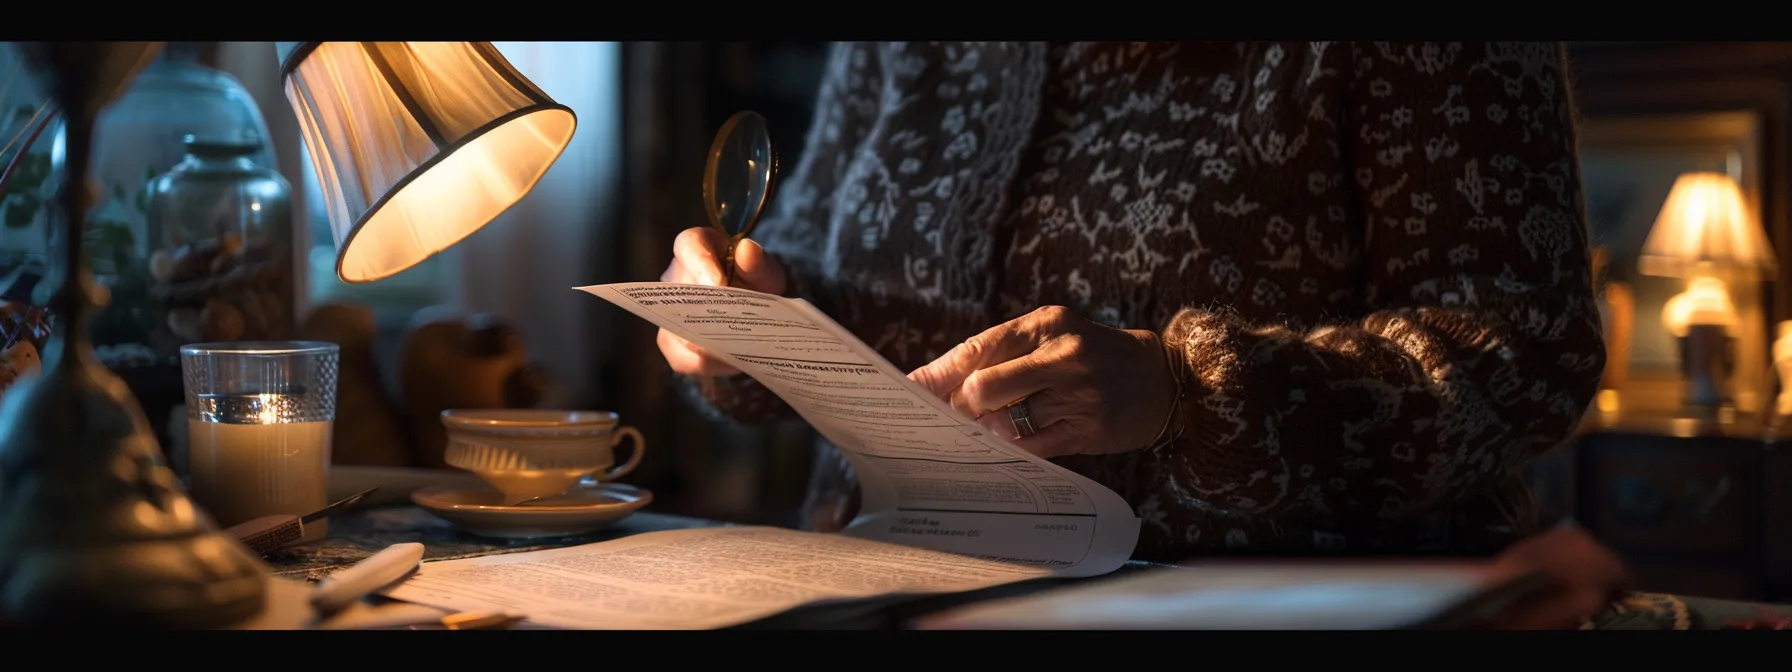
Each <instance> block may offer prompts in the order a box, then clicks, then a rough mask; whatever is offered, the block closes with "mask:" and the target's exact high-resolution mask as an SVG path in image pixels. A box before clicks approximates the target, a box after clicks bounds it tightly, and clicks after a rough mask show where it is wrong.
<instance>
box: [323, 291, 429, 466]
mask: <svg viewBox="0 0 1792 672" xmlns="http://www.w3.org/2000/svg"><path fill="white" fill-rule="evenodd" d="M298 333H299V338H301V339H303V340H308V341H325V342H329V343H335V344H336V345H337V346H338V347H340V348H341V349H342V351H341V361H340V364H339V365H338V366H339V369H338V372H337V382H336V422H335V426H334V429H333V431H332V435H331V438H330V441H331V446H330V453H331V461H332V462H333V463H335V464H356V465H369V466H383V467H404V466H410V465H411V462H412V456H413V455H414V454H415V450H414V449H413V447H412V441H411V437H410V436H409V435H408V434H407V431H406V427H405V423H404V416H403V415H402V414H400V413H399V411H398V405H397V404H396V403H394V401H393V399H392V395H390V394H388V393H387V390H386V385H385V383H384V382H383V381H382V379H381V376H380V368H379V363H378V361H377V360H376V359H375V357H374V343H375V340H376V339H377V338H378V336H379V328H378V325H377V324H376V323H375V322H374V317H373V311H372V310H369V309H368V308H366V307H365V306H359V305H353V304H343V303H333V304H324V305H321V306H318V307H317V308H315V309H313V310H312V311H311V314H310V315H308V316H306V318H305V321H304V323H303V324H301V325H300V326H299V332H298Z"/></svg>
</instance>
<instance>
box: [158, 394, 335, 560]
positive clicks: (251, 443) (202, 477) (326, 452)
mask: <svg viewBox="0 0 1792 672" xmlns="http://www.w3.org/2000/svg"><path fill="white" fill-rule="evenodd" d="M332 424H334V423H332V422H329V421H322V422H288V423H276V424H265V425H243V424H228V423H220V422H203V421H200V420H192V419H189V420H188V421H187V432H188V437H189V439H188V441H189V444H188V445H189V446H190V447H189V448H188V451H189V452H188V460H189V465H190V466H189V469H190V470H191V473H192V479H193V481H192V483H193V487H192V492H191V494H192V497H193V499H194V500H195V501H197V502H198V503H199V505H200V506H202V507H205V509H206V510H207V511H209V512H211V514H212V516H213V518H215V519H216V520H217V522H218V524H219V525H222V526H225V527H228V526H231V525H235V524H237V523H241V522H244V521H248V520H253V519H255V518H260V517H262V516H271V515H276V514H291V515H300V516H302V515H305V514H307V513H311V512H312V511H316V510H318V509H321V508H324V507H325V506H327V505H328V504H329V501H328V500H329V491H330V431H331V425H332ZM327 525H328V521H322V520H320V521H318V522H316V523H311V524H308V525H306V526H305V536H304V538H303V539H302V541H315V540H317V539H322V538H323V537H324V534H325V533H326V532H327V531H328V527H327Z"/></svg>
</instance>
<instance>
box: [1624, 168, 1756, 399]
mask: <svg viewBox="0 0 1792 672" xmlns="http://www.w3.org/2000/svg"><path fill="white" fill-rule="evenodd" d="M1637 267H1638V270H1640V271H1642V272H1643V273H1645V274H1648V275H1657V276H1667V277H1678V278H1685V279H1686V281H1687V286H1686V291H1684V292H1682V293H1680V294H1678V295H1675V296H1674V297H1673V298H1670V299H1669V300H1668V301H1667V304H1666V305H1665V306H1664V307H1663V308H1662V313H1661V319H1662V324H1663V326H1665V327H1667V329H1668V332H1669V333H1671V334H1673V335H1674V336H1675V337H1676V338H1678V339H1680V360H1681V368H1682V369H1683V370H1684V372H1685V375H1686V402H1685V403H1686V405H1687V406H1688V407H1691V408H1693V409H1695V410H1699V411H1712V410H1716V409H1719V408H1721V407H1723V406H1724V405H1726V404H1727V403H1728V402H1729V378H1730V372H1731V369H1732V365H1731V362H1732V361H1733V359H1732V357H1731V355H1732V350H1731V348H1732V343H1733V338H1732V334H1733V333H1734V331H1735V330H1736V328H1737V327H1738V323H1739V318H1738V315H1737V311H1736V306H1735V304H1734V303H1733V302H1732V300H1731V296H1730V283H1731V282H1732V281H1740V280H1746V281H1759V280H1760V279H1762V278H1764V277H1765V278H1771V277H1772V274H1773V273H1774V271H1775V268H1776V266H1775V262H1774V258H1773V248H1772V247H1770V246H1769V245H1768V244H1767V237H1766V234H1765V232H1763V231H1762V230H1761V226H1760V224H1759V223H1757V222H1756V220H1755V217H1754V214H1753V213H1752V212H1751V211H1750V210H1749V207H1748V203H1747V202H1746V201H1745V200H1744V198H1743V195H1742V189H1741V188H1740V187H1739V186H1738V185H1737V184H1736V180H1735V179H1733V178H1731V177H1730V176H1728V175H1725V174H1722V173H1708V172H1697V173H1686V174H1684V175H1681V176H1680V178H1679V179H1677V180H1675V182H1674V188H1673V190H1672V191H1671V192H1669V193H1668V199H1667V202H1666V203H1664V204H1663V205H1662V208H1661V214H1660V216H1658V217H1657V218H1656V220H1655V226H1654V228H1652V229H1650V231H1649V237H1648V239H1647V240H1645V241H1644V242H1643V251H1642V255H1641V256H1640V257H1639V259H1638V263H1637Z"/></svg>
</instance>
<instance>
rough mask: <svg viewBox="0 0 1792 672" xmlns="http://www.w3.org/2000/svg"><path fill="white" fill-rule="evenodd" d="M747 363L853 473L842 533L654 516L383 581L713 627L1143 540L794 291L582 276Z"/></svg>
mask: <svg viewBox="0 0 1792 672" xmlns="http://www.w3.org/2000/svg"><path fill="white" fill-rule="evenodd" d="M578 289H581V290H583V291H586V292H590V293H591V294H594V295H596V296H598V297H600V298H603V299H605V300H608V301H610V302H612V303H615V304H616V305H618V306H621V307H623V308H625V309H627V310H628V311H629V312H632V313H634V314H636V315H639V316H641V317H642V318H644V319H647V320H648V321H651V322H653V323H654V324H657V325H659V326H660V327H663V328H665V329H667V330H669V331H671V332H672V333H675V334H678V335H679V336H681V337H683V338H684V339H685V340H687V341H690V342H691V343H693V344H696V345H697V346H699V347H702V348H703V349H705V350H707V351H709V352H710V353H712V354H714V355H715V356H717V357H719V358H721V359H723V360H725V361H727V362H728V363H729V364H732V365H733V366H735V367H736V368H739V369H740V370H741V371H743V372H745V373H746V374H748V375H751V376H752V377H753V378H754V379H756V380H758V381H759V382H760V383H761V384H763V385H764V386H765V387H767V388H769V389H770V390H771V391H773V392H774V393H776V394H777V395H778V396H779V397H781V398H783V399H784V401H785V402H787V403H789V404H790V406H791V407H792V408H793V409H795V410H796V412H797V413H798V414H800V415H801V416H802V417H803V419H805V420H807V421H808V422H809V423H810V424H811V425H813V426H814V427H815V429H816V430H817V431H819V432H820V433H821V434H822V435H823V436H825V437H827V439H828V440H829V441H831V442H833V444H834V445H836V446H838V447H839V448H840V449H841V450H842V451H844V452H845V454H846V456H847V458H848V459H849V460H851V462H852V465H853V467H854V469H855V470H856V472H857V474H858V478H859V483H860V488H861V491H862V492H861V498H862V502H861V505H860V512H859V516H858V517H857V518H856V519H855V520H854V521H853V522H852V523H851V524H850V525H849V526H848V527H847V529H846V530H845V531H844V532H843V533H842V534H819V533H811V532H798V531H792V530H780V529H773V528H763V527H726V528H707V529H695V530H680V531H674V532H655V533H650V534H644V535H638V536H635V537H630V538H627V539H621V540H617V541H611V542H603V543H598V544H590V545H587V546H578V547H571V548H563V549H556V550H550V551H536V552H530V553H521V554H515V555H500V556H489V557H482V558H473V559H466V560H452V561H446V562H439V563H428V564H426V565H424V567H423V569H422V571H420V572H419V573H418V575H417V576H416V577H415V578H413V579H411V580H410V581H408V582H406V583H405V584H404V585H402V586H400V587H398V588H397V589H395V590H393V591H390V592H389V593H388V594H389V595H390V596H391V597H395V598H398V599H403V600H407V601H413V602H420V603H424V604H429V605H431V606H438V607H443V608H450V609H492V608H505V609H512V610H521V611H523V612H525V613H527V614H528V615H529V616H530V620H531V621H532V622H534V623H536V624H539V625H547V626H552V627H576V628H714V627H726V626H729V625H735V624H739V623H745V622H748V621H752V620H756V619H759V618H762V617H766V616H771V615H774V614H777V613H780V612H783V611H787V610H789V609H791V608H794V607H797V606H802V605H806V604H811V603H816V602H827V601H836V600H848V599H859V598H867V597H875V596H881V595H888V594H893V593H942V592H956V591H966V590H975V589H980V588H987V587H991V586H996V585H1000V584H1004V583H1011V582H1015V581H1022V580H1027V579H1033V578H1040V577H1046V576H1054V577H1083V576H1095V575H1100V574H1105V573H1108V572H1111V571H1113V570H1115V569H1117V568H1119V567H1120V566H1121V565H1123V564H1124V563H1125V562H1126V560H1127V558H1128V557H1129V556H1130V555H1131V554H1132V550H1133V546H1134V545H1135V544H1136V543H1137V541H1138V534H1139V521H1138V519H1137V518H1136V517H1135V516H1134V515H1133V511H1132V507H1130V506H1129V505H1127V503H1126V502H1125V501H1124V500H1122V499H1121V498H1120V496H1119V495H1116V494H1115V493H1114V492H1113V491H1111V490H1109V489H1107V488H1106V487H1103V486H1101V485H1100V484H1097V483H1095V482H1094V481H1091V480H1089V479H1087V478H1084V477H1083V476H1081V475H1079V474H1076V473H1073V472H1071V471H1068V470H1066V469H1064V468H1062V467H1059V466H1057V465H1055V464H1052V463H1051V462H1049V461H1046V460H1044V459H1041V458H1038V457H1035V456H1033V455H1031V454H1029V453H1027V452H1026V451H1024V450H1022V449H1020V448H1018V447H1016V446H1014V445H1013V444H1012V443H1010V442H1008V441H1007V440H1006V439H1004V438H1002V437H999V436H994V435H991V434H990V433H989V432H987V431H985V430H984V429H983V427H982V426H980V425H978V424H977V423H976V421H974V420H972V419H971V418H968V417H966V416H965V415H964V414H963V413H960V412H958V411H957V410H956V409H953V408H952V407H951V405H949V404H947V403H945V402H944V401H941V400H940V399H938V398H937V397H934V396H933V395H932V394H930V393H928V392H927V391H926V390H925V389H923V388H921V387H920V386H919V385H916V384H915V383H913V382H911V381H910V380H909V379H908V377H907V376H906V375H905V373H904V372H902V371H899V370H897V369H896V368H895V367H894V366H892V365H891V364H890V363H889V362H888V361H886V360H884V358H883V357H881V356H879V355H878V354H877V353H876V352H875V351H873V350H872V349H871V347H870V346H868V345H866V344H865V343H864V342H862V341H860V340H859V339H858V338H856V337H855V336H853V335H852V334H851V332H848V331H847V330H846V329H845V328H843V327H841V326H840V325H839V324H836V323H835V322H834V321H833V320H831V319H828V317H827V316H826V315H823V314H822V313H821V311H819V310H816V309H815V307H814V306H812V305H810V304H809V303H808V302H806V301H802V300H800V299H787V298H783V297H778V296H773V295H769V294H762V293H759V292H753V291H748V290H742V289H733V288H724V287H713V286H702V285H681V284H670V283H659V282H653V283H624V284H613V285H597V286H591V287H580V288H578Z"/></svg>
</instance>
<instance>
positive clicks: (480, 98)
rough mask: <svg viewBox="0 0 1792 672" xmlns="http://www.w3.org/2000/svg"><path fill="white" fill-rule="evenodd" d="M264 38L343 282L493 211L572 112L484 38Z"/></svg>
mask: <svg viewBox="0 0 1792 672" xmlns="http://www.w3.org/2000/svg"><path fill="white" fill-rule="evenodd" d="M276 46H277V48H278V49H279V50H280V64H281V65H280V69H281V73H282V75H283V77H284V79H285V83H286V97H287V100H288V102H290V103H292V108H293V111H294V112H295V113H297V114H298V118H299V128H300V132H301V133H303V134H304V137H305V147H306V148H307V149H308V150H309V151H310V152H311V164H312V165H313V166H315V167H316V169H317V182H318V185H319V186H321V187H322V191H323V195H324V202H325V205H326V206H327V210H328V212H329V216H330V230H331V233H332V234H333V235H334V237H335V242H336V248H337V256H336V275H337V277H340V278H341V279H342V280H343V281H344V282H372V281H374V280H379V279H381V278H385V277H388V276H391V275H393V274H396V273H398V272H400V271H403V270H405V269H408V268H410V267H412V266H415V265H417V263H418V262H421V261H423V260H425V259H428V258H429V257H430V256H431V255H434V254H435V253H437V252H440V251H442V250H445V249H447V248H448V247H450V246H452V245H454V244H455V243H458V242H460V241H461V240H462V239H464V238H466V237H467V236H469V235H471V234H472V233H473V232H474V231H477V230H479V228H480V227H483V226H485V225H486V224H487V223H488V222H490V221H492V219H494V218H496V217H497V216H498V215H500V214H503V212H504V211H505V210H507V209H509V208H510V206H512V205H514V204H515V203H516V202H517V201H518V200H521V199H522V197H523V196H524V195H525V194H527V193H529V190H530V189H532V188H534V187H535V183H536V182H538V181H540V180H541V176H542V175H543V174H545V173H547V171H548V167H549V166H552V165H553V164H554V161H555V160H556V159H558V158H559V157H560V153H561V152H562V151H564V150H565V149H566V145H567V143H569V142H571V141H572V134H573V128H574V127H575V126H576V125H577V119H576V118H575V117H574V115H573V112H572V110H570V109H568V108H567V107H566V106H564V105H561V104H559V103H556V102H554V100H553V99H552V98H549V97H548V95H547V94H546V93H543V92H542V91H541V89H538V88H536V87H535V85H534V84H532V83H530V82H529V80H528V79H527V78H525V77H523V75H522V74H521V73H519V72H517V70H516V68H514V67H512V66H511V65H510V62H509V61H507V60H505V59H504V57H503V56H502V55H500V54H499V53H498V49H497V48H496V47H494V46H492V45H491V43H489V42H280V43H277V45H276Z"/></svg>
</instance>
